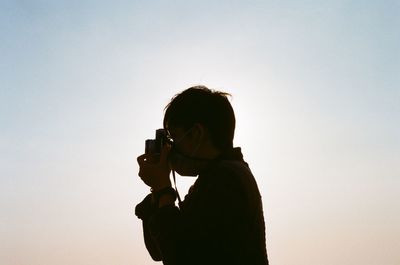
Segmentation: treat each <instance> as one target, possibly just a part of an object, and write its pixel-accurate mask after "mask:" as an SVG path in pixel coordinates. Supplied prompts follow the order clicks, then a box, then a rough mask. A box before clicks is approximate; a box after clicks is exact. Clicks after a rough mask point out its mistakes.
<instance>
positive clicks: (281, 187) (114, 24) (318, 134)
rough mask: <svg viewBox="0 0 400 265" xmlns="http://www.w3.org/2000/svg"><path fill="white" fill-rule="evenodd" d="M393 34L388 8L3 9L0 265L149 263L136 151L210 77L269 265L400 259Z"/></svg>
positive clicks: (395, 11)
mask: <svg viewBox="0 0 400 265" xmlns="http://www.w3.org/2000/svg"><path fill="white" fill-rule="evenodd" d="M399 28H400V3H399V2H398V1H344V0H338V1H108V2H107V1H0V36H1V42H0V71H1V75H0V129H1V130H0V177H1V178H0V199H1V200H0V209H1V212H0V238H2V240H1V241H0V263H1V264H5V265H12V264H13V265H14V264H18V265H21V264H29V265H39V264H61V265H62V264H66V265H67V264H68V265H69V264H75V265H80V264H82V265H88V264H96V265H102V264H107V265H109V264H118V265H120V264H121V265H124V264H145V265H147V264H154V263H153V262H152V261H151V259H150V257H149V256H148V254H147V253H146V250H145V249H144V246H143V242H142V234H141V226H140V222H139V220H138V219H137V218H136V217H135V216H134V214H133V208H134V205H135V204H136V203H137V202H139V201H140V200H141V199H142V198H143V197H144V196H145V195H146V193H147V192H148V188H147V187H145V185H144V184H143V183H141V181H140V180H139V179H138V177H137V170H138V168H137V165H136V156H138V155H140V153H141V152H142V151H143V147H144V140H145V139H147V138H151V137H153V134H154V130H155V129H156V128H158V127H160V126H161V122H162V115H163V108H164V106H165V105H166V104H167V103H168V101H169V99H170V98H171V97H172V96H173V95H174V94H175V93H178V92H180V91H181V90H183V89H185V88H187V87H189V86H191V85H195V84H204V85H207V86H209V87H211V88H216V89H221V90H224V91H227V92H230V93H231V94H232V95H233V98H232V104H233V106H234V108H235V111H236V116H237V131H236V138H235V144H236V145H238V146H241V147H242V149H243V152H244V155H245V158H246V160H247V161H248V162H249V163H250V166H251V168H252V170H253V173H254V174H255V176H256V179H257V181H258V184H259V186H260V190H261V193H262V195H263V199H264V210H265V219H266V223H267V246H268V251H269V256H270V260H271V264H285V265H291V264H296V265H314V264H315V265H320V264H324V265H330V264H349V265H353V264H366V265H369V264H371V265H372V264H382V265H398V264H399V263H400V255H399V254H398V249H399V248H400V240H399V238H400V227H399V223H400V203H399V201H400V200H399V195H398V194H400V136H399V135H400V126H399V124H400V104H399V103H400V89H399V84H400V70H399V69H400V52H399V49H398V47H400V31H399ZM192 181H193V179H189V180H187V179H186V180H185V179H179V182H178V185H179V186H180V187H181V189H182V193H184V192H185V190H186V189H187V187H188V185H190V183H191V182H192Z"/></svg>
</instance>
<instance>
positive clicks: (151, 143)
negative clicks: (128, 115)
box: [137, 129, 171, 191]
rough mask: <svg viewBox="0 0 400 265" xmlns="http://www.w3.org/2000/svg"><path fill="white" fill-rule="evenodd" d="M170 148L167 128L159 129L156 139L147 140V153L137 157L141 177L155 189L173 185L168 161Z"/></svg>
mask: <svg viewBox="0 0 400 265" xmlns="http://www.w3.org/2000/svg"><path fill="white" fill-rule="evenodd" d="M170 150H171V145H170V144H168V141H167V138H166V134H165V130H163V129H159V130H157V131H156V139H154V140H146V150H145V154H143V155H141V156H139V157H138V158H137V161H138V164H139V177H140V178H141V179H142V180H143V182H144V183H145V184H146V185H148V186H150V187H151V188H152V190H153V191H157V190H160V189H163V188H165V187H169V186H171V181H170V178H169V175H170V172H171V169H170V166H169V162H168V155H169V152H170Z"/></svg>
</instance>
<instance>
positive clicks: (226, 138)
mask: <svg viewBox="0 0 400 265" xmlns="http://www.w3.org/2000/svg"><path fill="white" fill-rule="evenodd" d="M227 96H229V94H228V93H225V92H221V91H215V90H211V89H208V88H207V87H205V86H194V87H190V88H188V89H186V90H184V91H183V92H181V93H179V94H177V95H175V96H174V97H173V98H172V100H171V102H170V103H169V104H168V105H167V106H166V108H165V115H164V122H163V123H164V129H166V130H167V131H168V132H169V133H170V134H171V136H172V138H173V139H174V141H176V142H179V145H181V146H182V147H181V148H180V149H181V150H180V151H181V152H182V153H184V154H185V155H188V156H194V157H197V158H212V157H213V156H216V155H218V154H219V153H222V152H224V151H226V150H228V149H232V148H233V138H234V133H235V114H234V111H233V108H232V106H231V104H230V102H229V100H228V98H227Z"/></svg>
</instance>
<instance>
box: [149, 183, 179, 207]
mask: <svg viewBox="0 0 400 265" xmlns="http://www.w3.org/2000/svg"><path fill="white" fill-rule="evenodd" d="M164 194H170V195H172V196H173V197H174V201H175V200H176V197H177V196H176V191H175V189H174V188H172V187H171V186H169V187H165V188H163V189H161V190H158V191H152V197H153V202H154V204H155V205H158V204H159V202H160V198H161V196H163V195H164Z"/></svg>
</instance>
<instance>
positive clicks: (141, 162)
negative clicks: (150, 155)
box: [136, 154, 147, 165]
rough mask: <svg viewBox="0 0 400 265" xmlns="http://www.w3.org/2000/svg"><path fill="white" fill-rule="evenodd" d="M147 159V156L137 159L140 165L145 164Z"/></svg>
mask: <svg viewBox="0 0 400 265" xmlns="http://www.w3.org/2000/svg"><path fill="white" fill-rule="evenodd" d="M146 159H147V154H143V155H140V156H138V157H137V159H136V160H137V162H138V164H139V165H141V164H143V162H145V161H146Z"/></svg>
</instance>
